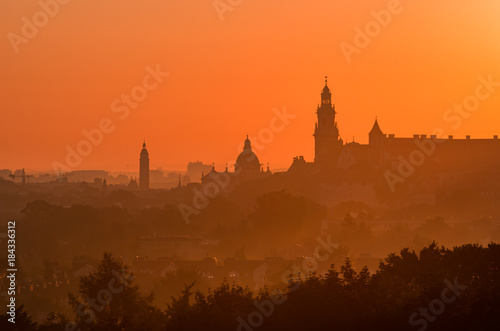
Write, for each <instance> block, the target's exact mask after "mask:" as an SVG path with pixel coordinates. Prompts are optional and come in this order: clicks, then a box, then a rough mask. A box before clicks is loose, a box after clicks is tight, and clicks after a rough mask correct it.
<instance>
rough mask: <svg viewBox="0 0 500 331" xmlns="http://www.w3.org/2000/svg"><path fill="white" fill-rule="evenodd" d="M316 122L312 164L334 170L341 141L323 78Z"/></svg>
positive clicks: (330, 96) (328, 92)
mask: <svg viewBox="0 0 500 331" xmlns="http://www.w3.org/2000/svg"><path fill="white" fill-rule="evenodd" d="M316 114H317V116H318V121H317V123H316V126H315V129H314V142H315V149H314V150H315V156H314V163H315V164H316V165H318V166H320V167H322V168H326V169H332V170H333V169H334V168H335V166H336V164H337V160H338V158H339V156H340V153H341V151H342V145H343V141H342V139H340V136H339V129H338V127H337V122H336V121H335V114H336V112H335V105H333V104H332V93H331V91H330V88H329V87H328V77H326V76H325V87H324V88H323V92H322V93H321V104H320V105H318V108H317V110H316Z"/></svg>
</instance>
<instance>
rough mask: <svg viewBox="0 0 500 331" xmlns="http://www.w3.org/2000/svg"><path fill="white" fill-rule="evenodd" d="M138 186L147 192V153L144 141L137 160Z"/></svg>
mask: <svg viewBox="0 0 500 331" xmlns="http://www.w3.org/2000/svg"><path fill="white" fill-rule="evenodd" d="M139 186H140V188H141V190H149V153H148V150H147V149H146V141H144V143H143V144H142V150H141V158H140V159H139Z"/></svg>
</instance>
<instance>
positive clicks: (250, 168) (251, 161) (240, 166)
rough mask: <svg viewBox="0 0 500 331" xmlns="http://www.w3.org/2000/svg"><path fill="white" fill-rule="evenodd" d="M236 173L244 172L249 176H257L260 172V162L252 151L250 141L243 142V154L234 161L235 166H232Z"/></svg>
mask: <svg viewBox="0 0 500 331" xmlns="http://www.w3.org/2000/svg"><path fill="white" fill-rule="evenodd" d="M234 168H235V171H236V172H240V171H241V172H244V173H247V174H250V175H254V174H255V175H257V174H258V173H259V172H260V162H259V158H258V157H257V155H255V153H254V152H253V151H252V144H251V142H250V140H249V139H248V137H247V139H246V140H245V145H244V147H243V152H241V153H240V155H239V156H238V158H237V159H236V164H235V165H234Z"/></svg>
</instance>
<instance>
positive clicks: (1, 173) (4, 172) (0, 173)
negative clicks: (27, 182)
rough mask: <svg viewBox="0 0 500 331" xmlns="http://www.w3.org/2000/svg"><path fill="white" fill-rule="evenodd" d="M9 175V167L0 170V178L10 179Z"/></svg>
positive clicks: (10, 173)
mask: <svg viewBox="0 0 500 331" xmlns="http://www.w3.org/2000/svg"><path fill="white" fill-rule="evenodd" d="M10 175H12V171H10V170H9V169H1V170H0V178H3V179H8V180H10Z"/></svg>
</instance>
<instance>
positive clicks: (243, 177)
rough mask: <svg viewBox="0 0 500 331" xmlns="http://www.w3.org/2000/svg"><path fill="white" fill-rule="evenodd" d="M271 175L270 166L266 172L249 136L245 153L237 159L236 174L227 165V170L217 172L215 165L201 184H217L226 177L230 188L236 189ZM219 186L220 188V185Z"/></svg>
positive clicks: (244, 144) (204, 175) (244, 147)
mask: <svg viewBox="0 0 500 331" xmlns="http://www.w3.org/2000/svg"><path fill="white" fill-rule="evenodd" d="M270 175H272V173H271V171H270V170H269V164H268V166H267V171H264V168H263V165H262V164H261V163H260V161H259V158H258V157H257V155H256V154H255V153H254V152H253V150H252V143H251V142H250V139H248V135H247V138H246V139H245V141H244V143H243V151H242V152H241V153H240V154H239V155H238V157H237V158H236V162H235V164H234V172H230V171H229V169H228V166H227V164H226V169H225V171H223V172H219V171H216V170H215V165H213V166H212V170H210V171H209V172H208V173H207V174H203V175H202V178H201V183H202V184H203V185H206V184H208V183H213V182H216V183H217V181H218V180H219V179H220V178H221V176H226V177H227V178H230V181H228V186H229V187H234V185H236V184H239V183H242V182H247V181H253V180H256V179H261V178H264V177H267V176H270ZM229 176H230V177H229ZM218 185H219V186H220V184H218Z"/></svg>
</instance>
